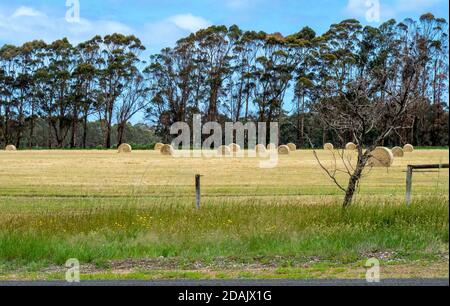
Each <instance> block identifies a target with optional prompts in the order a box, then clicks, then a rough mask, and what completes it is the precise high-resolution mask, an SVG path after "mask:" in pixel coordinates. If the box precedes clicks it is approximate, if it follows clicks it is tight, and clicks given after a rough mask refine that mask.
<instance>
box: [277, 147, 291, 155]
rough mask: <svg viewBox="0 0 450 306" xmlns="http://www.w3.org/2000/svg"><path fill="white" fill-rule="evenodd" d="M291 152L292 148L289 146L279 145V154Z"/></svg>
mask: <svg viewBox="0 0 450 306" xmlns="http://www.w3.org/2000/svg"><path fill="white" fill-rule="evenodd" d="M289 153H291V149H289V147H288V146H284V145H283V146H279V147H278V154H280V155H289Z"/></svg>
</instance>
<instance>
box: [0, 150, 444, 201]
mask: <svg viewBox="0 0 450 306" xmlns="http://www.w3.org/2000/svg"><path fill="white" fill-rule="evenodd" d="M318 154H319V157H320V159H321V160H323V161H324V163H325V164H326V165H329V166H332V165H333V162H334V160H333V156H332V154H330V152H328V151H319V152H318ZM353 159H355V158H353ZM260 160H261V159H259V158H212V159H209V158H167V157H165V156H162V155H161V153H159V152H155V151H133V153H132V154H127V155H117V153H116V151H113V150H111V151H17V152H15V154H8V153H7V152H4V151H2V152H0V186H1V188H0V197H8V199H9V198H10V197H25V198H27V199H35V200H39V197H46V198H48V197H76V196H83V197H97V196H108V197H110V198H111V197H115V196H130V195H132V194H134V195H140V196H148V197H175V198H176V197H178V198H180V197H189V196H191V195H192V194H193V187H192V186H193V185H192V184H193V183H192V182H193V178H194V176H195V174H197V173H199V174H202V175H203V178H202V187H203V189H202V192H203V194H204V196H206V197H214V198H217V199H218V200H219V201H220V199H227V198H229V197H233V198H238V197H239V198H241V197H242V198H247V197H260V198H265V199H268V200H270V199H273V200H274V201H277V202H278V201H282V200H283V199H286V198H289V199H294V198H296V199H298V200H300V199H302V200H304V201H306V202H308V203H316V202H318V203H322V202H324V201H332V200H333V199H341V197H342V194H341V193H340V191H339V190H338V189H337V188H336V187H335V185H334V184H333V183H332V182H331V181H330V180H329V179H328V177H327V176H326V175H325V174H324V173H323V172H322V170H321V169H320V168H319V167H318V165H317V161H316V160H315V158H314V156H313V153H312V151H307V150H298V151H296V152H291V153H290V154H289V155H287V156H280V159H279V163H278V166H277V167H276V168H273V169H261V168H259V161H260ZM448 161H449V158H448V151H447V150H416V151H415V152H413V153H409V154H406V155H405V157H403V158H396V159H395V160H394V163H393V165H392V166H391V167H390V168H389V169H386V168H374V169H372V171H371V172H370V173H368V174H367V175H366V177H365V178H364V179H363V181H362V182H361V185H360V188H359V192H358V197H359V198H361V199H364V198H367V197H370V198H371V199H372V198H373V197H374V196H376V197H380V198H392V197H398V199H400V200H401V199H403V197H404V192H405V172H404V171H405V170H406V166H407V165H408V164H430V163H431V164H434V163H448ZM448 178H449V174H448V170H440V171H438V172H430V173H416V174H415V175H414V182H413V196H424V197H426V196H429V195H435V194H440V195H446V194H447V193H448ZM338 179H339V180H340V181H342V182H345V181H346V180H347V176H346V175H345V174H340V175H339V176H338ZM5 200H7V199H6V198H3V201H2V202H3V203H5ZM11 202H13V201H12V200H11Z"/></svg>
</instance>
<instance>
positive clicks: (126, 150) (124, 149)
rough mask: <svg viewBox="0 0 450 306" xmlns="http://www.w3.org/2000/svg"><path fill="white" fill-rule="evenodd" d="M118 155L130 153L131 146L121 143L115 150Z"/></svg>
mask: <svg viewBox="0 0 450 306" xmlns="http://www.w3.org/2000/svg"><path fill="white" fill-rule="evenodd" d="M117 152H118V153H131V146H130V145H129V144H127V143H122V144H121V145H120V146H119V148H118V149H117Z"/></svg>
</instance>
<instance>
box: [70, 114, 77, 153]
mask: <svg viewBox="0 0 450 306" xmlns="http://www.w3.org/2000/svg"><path fill="white" fill-rule="evenodd" d="M76 138H77V119H76V118H75V117H74V118H72V130H71V133H70V148H71V149H74V148H75V145H76Z"/></svg>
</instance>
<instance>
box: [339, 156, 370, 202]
mask: <svg viewBox="0 0 450 306" xmlns="http://www.w3.org/2000/svg"><path fill="white" fill-rule="evenodd" d="M361 153H362V152H361ZM361 153H360V157H358V162H357V164H356V169H355V171H354V172H353V174H352V176H351V177H350V179H349V181H348V186H347V190H346V192H345V198H344V203H343V205H342V206H343V207H344V208H347V207H349V206H350V204H352V201H353V196H354V194H355V191H356V187H357V186H358V182H359V180H360V179H361V175H362V172H363V170H364V167H365V166H366V159H365V157H364V156H361Z"/></svg>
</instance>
